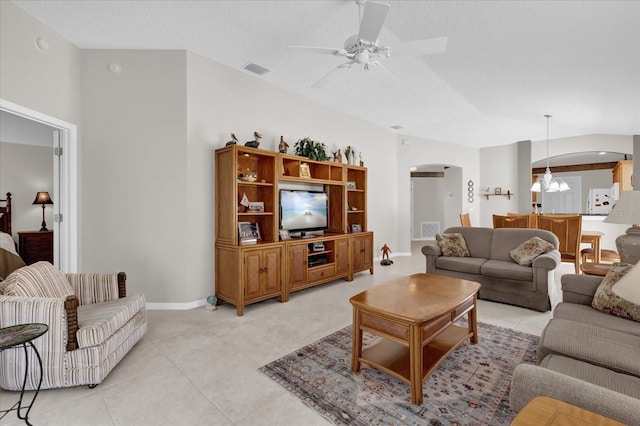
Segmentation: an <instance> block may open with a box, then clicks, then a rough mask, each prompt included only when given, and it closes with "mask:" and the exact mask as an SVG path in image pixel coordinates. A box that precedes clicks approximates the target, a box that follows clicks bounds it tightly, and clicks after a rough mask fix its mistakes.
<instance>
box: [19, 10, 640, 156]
mask: <svg viewBox="0 0 640 426" xmlns="http://www.w3.org/2000/svg"><path fill="white" fill-rule="evenodd" d="M14 2H15V3H16V4H17V5H18V6H20V7H21V8H23V9H24V10H25V11H27V12H28V13H30V14H31V15H33V16H34V17H36V18H37V19H39V20H40V21H42V22H43V23H44V24H46V25H47V26H49V27H51V28H52V29H54V30H55V31H57V32H58V33H60V34H61V35H62V36H63V37H65V38H66V39H68V40H70V41H71V42H72V43H74V44H75V45H77V46H78V47H80V48H87V49H187V50H190V51H193V52H195V53H197V54H200V55H203V56H206V57H209V58H212V59H214V60H216V61H218V62H221V63H223V64H226V65H228V66H230V67H233V68H236V69H238V70H240V71H241V72H246V73H248V71H246V70H245V69H244V66H245V65H246V64H248V63H255V64H258V65H260V66H262V67H264V68H267V69H269V70H270V72H268V73H267V74H264V75H262V76H257V75H256V76H255V78H260V79H262V80H264V81H266V82H268V83H271V84H274V85H277V86H280V87H282V88H284V89H286V90H289V91H292V92H295V93H299V94H301V95H302V96H305V97H307V98H310V99H313V100H315V101H317V102H320V103H322V104H325V105H328V106H330V107H332V108H335V109H337V110H340V111H344V112H345V113H348V114H351V115H353V116H356V117H360V118H362V119H364V120H367V121H370V122H373V123H375V124H377V125H379V126H381V127H384V128H390V127H391V126H401V127H402V129H399V130H394V131H396V132H398V133H399V134H402V135H406V136H408V137H416V138H425V139H432V140H437V141H443V142H451V143H457V144H462V145H468V146H475V147H485V146H495V145H502V144H509V143H513V142H516V141H519V140H527V139H531V140H534V141H535V140H543V139H545V138H546V120H545V118H544V117H543V115H544V114H551V115H553V118H552V119H551V130H550V134H551V138H559V137H569V136H579V135H585V134H616V135H631V134H640V2H638V1H511V2H508V1H395V0H387V1H386V3H389V4H390V5H391V9H390V11H389V14H388V16H387V19H386V21H385V24H384V27H383V29H382V32H381V33H380V37H379V41H380V44H381V45H388V46H391V57H390V58H388V59H387V58H384V59H382V60H381V62H383V64H384V65H385V66H386V68H388V69H389V70H390V71H391V72H392V73H393V74H394V75H395V79H393V78H390V77H389V76H388V75H387V74H386V73H384V72H381V71H380V69H374V70H372V71H362V70H361V69H358V68H357V67H352V68H351V69H346V70H341V71H340V72H339V75H338V78H336V79H334V80H333V81H331V83H330V84H328V85H327V86H326V87H324V88H311V85H312V84H313V83H314V82H316V81H317V80H319V79H320V78H321V77H322V76H324V75H325V74H327V73H328V72H329V71H330V70H332V69H333V68H335V67H337V66H338V65H340V64H341V63H343V62H345V59H344V58H341V57H334V56H329V55H315V54H310V53H300V52H297V51H294V50H292V49H290V48H289V46H291V45H306V46H322V47H335V48H342V47H343V45H344V42H345V40H346V39H347V38H348V37H350V36H351V35H354V34H356V33H357V32H358V26H359V7H358V5H357V4H356V2H355V1H353V0H323V1H285V0H279V1H267V0H263V1H221V0H218V1H147V0H145V1H142V0H140V1H127V0H121V1H96V0H94V1H76V0H73V1H51V0H47V1H34V0H28V1H24V0H15V1H14ZM434 37H447V38H448V46H447V49H446V51H445V52H444V53H440V54H434V55H423V56H419V57H397V56H395V57H394V50H393V49H394V45H395V46H400V45H401V44H402V43H403V42H408V41H413V40H421V39H427V38H434ZM251 75H254V74H251Z"/></svg>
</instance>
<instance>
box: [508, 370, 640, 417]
mask: <svg viewBox="0 0 640 426" xmlns="http://www.w3.org/2000/svg"><path fill="white" fill-rule="evenodd" d="M537 396H548V397H551V398H555V399H558V400H560V401H564V402H566V403H569V404H572V405H575V406H578V407H581V408H583V409H585V410H589V411H593V412H594V413H598V414H600V415H603V416H605V417H610V418H612V419H615V420H618V421H619V422H622V423H625V424H630V425H631V424H640V408H638V407H639V406H640V405H639V404H638V400H637V399H635V398H632V397H630V396H628V395H624V394H621V393H618V392H614V391H612V390H610V389H607V388H603V387H601V386H598V385H594V384H592V383H588V382H585V381H583V380H580V379H576V378H575V377H571V376H568V375H566V374H562V373H559V372H557V371H553V370H549V369H546V368H544V367H539V366H536V365H531V364H520V365H518V366H517V367H516V369H515V371H514V374H513V378H512V379H511V390H510V393H509V405H510V407H511V409H512V410H514V411H516V412H518V411H520V410H521V409H522V408H523V407H524V406H525V405H526V404H527V403H528V402H529V401H530V400H532V399H533V398H535V397H537Z"/></svg>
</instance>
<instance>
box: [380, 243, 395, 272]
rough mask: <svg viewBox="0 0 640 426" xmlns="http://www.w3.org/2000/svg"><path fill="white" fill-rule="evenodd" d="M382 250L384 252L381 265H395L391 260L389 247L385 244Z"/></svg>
mask: <svg viewBox="0 0 640 426" xmlns="http://www.w3.org/2000/svg"><path fill="white" fill-rule="evenodd" d="M380 250H381V251H382V260H381V261H380V264H381V265H382V266H389V265H393V260H391V259H389V253H391V249H390V248H389V246H388V245H387V244H386V243H385V245H383V246H382V248H381V249H380Z"/></svg>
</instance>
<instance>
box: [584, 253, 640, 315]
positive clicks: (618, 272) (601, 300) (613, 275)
mask: <svg viewBox="0 0 640 426" xmlns="http://www.w3.org/2000/svg"><path fill="white" fill-rule="evenodd" d="M631 268H632V265H628V264H626V263H619V262H616V263H614V264H613V265H612V266H611V268H610V269H609V272H607V275H605V277H604V278H603V279H602V282H600V285H599V286H598V289H597V290H596V294H594V296H593V302H591V306H593V308H594V309H597V310H599V311H602V312H606V313H609V314H612V315H615V316H618V317H622V318H626V319H630V320H634V321H638V322H640V305H636V304H635V303H633V302H630V301H629V300H626V299H623V298H622V297H618V296H616V294H615V293H614V291H613V290H612V287H614V285H615V284H616V283H617V282H618V280H620V278H622V277H623V276H624V275H625V274H626V273H627V272H629V271H630V270H631Z"/></svg>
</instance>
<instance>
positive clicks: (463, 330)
mask: <svg viewBox="0 0 640 426" xmlns="http://www.w3.org/2000/svg"><path fill="white" fill-rule="evenodd" d="M366 331H369V330H366ZM472 335H473V333H470V332H469V329H468V328H467V327H460V326H457V325H450V326H449V327H448V328H446V329H445V330H443V331H442V332H441V333H440V334H438V335H437V336H435V338H433V339H432V340H431V341H429V342H428V343H427V344H426V345H425V346H424V347H423V348H422V382H423V383H424V380H425V379H426V378H427V377H429V376H430V375H431V373H432V372H433V370H435V369H436V368H437V367H438V365H440V363H441V362H442V361H444V359H445V358H447V356H449V354H450V353H451V352H453V351H454V350H456V348H458V347H459V346H460V345H462V344H463V343H464V341H465V340H467V339H469V338H470V337H471V336H472ZM360 361H361V362H363V363H365V364H368V365H370V366H371V367H374V368H377V369H378V370H381V371H384V372H385V373H387V374H389V375H391V376H393V377H395V378H397V379H399V380H402V381H403V382H405V383H407V384H409V385H411V362H410V352H409V347H408V346H406V345H403V344H401V343H397V342H394V341H392V340H387V339H384V340H382V341H381V342H379V343H376V344H375V345H374V346H372V347H370V348H367V349H365V350H363V352H362V356H361V357H360Z"/></svg>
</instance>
